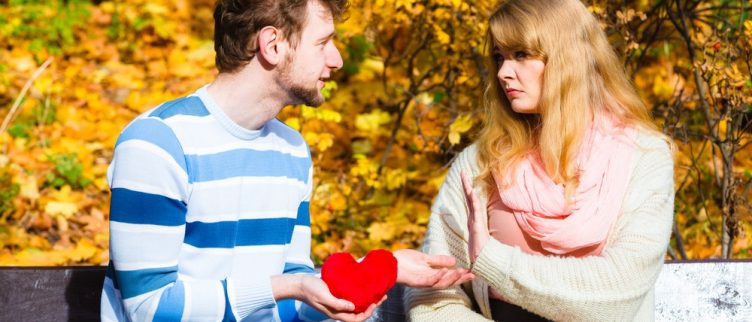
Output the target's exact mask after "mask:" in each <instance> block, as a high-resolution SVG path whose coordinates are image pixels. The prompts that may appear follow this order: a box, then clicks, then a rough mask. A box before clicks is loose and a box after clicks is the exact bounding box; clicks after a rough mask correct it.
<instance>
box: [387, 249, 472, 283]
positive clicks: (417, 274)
mask: <svg viewBox="0 0 752 322" xmlns="http://www.w3.org/2000/svg"><path fill="white" fill-rule="evenodd" d="M393 254H394V257H395V258H397V283H402V284H405V285H407V286H410V287H420V288H426V287H430V288H434V289H444V288H447V287H452V286H455V285H459V284H462V283H465V282H467V281H469V280H471V279H473V277H475V275H473V273H470V271H468V270H467V269H465V268H454V265H455V263H456V260H455V259H454V257H451V256H445V255H427V254H424V253H421V252H419V251H417V250H412V249H402V250H398V251H395V252H394V253H393Z"/></svg>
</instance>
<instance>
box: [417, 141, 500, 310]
mask: <svg viewBox="0 0 752 322" xmlns="http://www.w3.org/2000/svg"><path fill="white" fill-rule="evenodd" d="M467 154H468V151H465V152H463V153H462V154H461V155H460V156H459V157H458V160H457V161H455V162H454V163H453V164H452V167H451V168H450V170H449V173H448V174H447V176H446V178H445V179H444V184H443V185H442V186H441V189H440V190H439V194H438V196H437V197H436V200H435V201H434V204H433V206H432V207H431V217H430V219H429V223H428V230H427V232H426V237H425V240H424V243H423V252H424V253H427V254H433V255H449V256H453V257H454V258H455V259H457V263H458V266H461V267H469V266H470V265H469V257H468V253H467V241H466V240H467V239H466V236H465V235H464V234H465V233H463V232H461V231H457V230H455V229H452V228H451V226H452V225H450V223H449V222H447V219H451V218H453V217H452V216H445V214H451V213H454V214H458V213H466V212H467V210H466V209H465V208H464V195H463V194H462V192H461V190H457V189H456V185H453V184H452V182H459V180H460V179H459V178H460V171H461V169H462V168H463V167H464V163H463V162H462V160H463V159H464V158H466V155H467ZM460 206H461V208H460ZM469 284H470V283H468V284H466V285H465V286H469ZM471 298H472V296H471V295H470V294H468V293H467V292H466V291H465V288H464V286H463V287H461V286H456V287H452V288H448V289H445V290H433V289H417V288H406V290H405V294H404V300H405V310H407V313H408V316H409V319H410V320H411V321H432V322H443V321H447V322H449V321H463V322H475V321H490V320H488V319H486V318H485V317H483V316H482V315H481V314H479V313H478V312H475V311H474V310H473V309H472V306H473V304H472V303H473V302H472V299H471Z"/></svg>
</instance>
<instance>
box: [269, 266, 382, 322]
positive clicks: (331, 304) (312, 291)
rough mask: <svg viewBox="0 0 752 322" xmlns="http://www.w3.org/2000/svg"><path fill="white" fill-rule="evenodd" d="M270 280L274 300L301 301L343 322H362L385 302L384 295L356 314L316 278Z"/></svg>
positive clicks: (283, 276) (351, 307)
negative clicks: (377, 301)
mask: <svg viewBox="0 0 752 322" xmlns="http://www.w3.org/2000/svg"><path fill="white" fill-rule="evenodd" d="M271 280H272V293H273V294H274V299H275V300H281V299H290V298H292V299H296V300H299V301H303V302H305V303H307V304H308V305H310V306H311V307H313V308H314V309H316V310H318V311H319V312H321V313H323V314H326V315H327V316H328V317H330V318H332V319H335V320H340V321H345V322H361V321H364V320H365V319H367V318H369V317H370V316H371V315H372V314H373V311H374V310H376V307H378V306H379V305H381V303H383V302H384V300H386V295H384V297H383V298H382V299H381V301H379V303H375V304H371V306H369V307H368V309H367V310H365V312H361V313H357V314H356V313H354V312H353V310H355V305H354V304H352V303H351V302H350V301H347V300H343V299H338V298H336V297H334V295H332V293H331V292H329V287H328V286H326V283H324V281H322V280H321V279H320V278H318V277H316V276H311V275H303V274H300V275H275V276H272V278H271Z"/></svg>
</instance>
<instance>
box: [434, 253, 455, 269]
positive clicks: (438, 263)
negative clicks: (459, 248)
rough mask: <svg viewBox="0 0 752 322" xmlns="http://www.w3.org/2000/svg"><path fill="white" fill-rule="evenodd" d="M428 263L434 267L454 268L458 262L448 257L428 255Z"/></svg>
mask: <svg viewBox="0 0 752 322" xmlns="http://www.w3.org/2000/svg"><path fill="white" fill-rule="evenodd" d="M426 263H428V265H430V266H433V267H453V266H454V265H455V264H456V263H457V260H455V259H454V257H452V256H447V255H426Z"/></svg>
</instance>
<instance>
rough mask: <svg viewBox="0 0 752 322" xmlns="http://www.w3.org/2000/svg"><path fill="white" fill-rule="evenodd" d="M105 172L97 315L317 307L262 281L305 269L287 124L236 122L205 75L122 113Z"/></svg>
mask: <svg viewBox="0 0 752 322" xmlns="http://www.w3.org/2000/svg"><path fill="white" fill-rule="evenodd" d="M107 176H108V181H109V184H110V188H111V190H112V201H111V203H110V258H111V261H110V266H109V268H108V272H107V277H106V279H105V283H104V289H103V293H102V320H103V321H127V320H134V321H151V320H170V321H172V320H174V321H179V320H183V321H186V320H187V321H196V320H212V321H219V320H230V321H231V320H252V321H265V320H270V321H275V320H297V319H302V320H321V319H323V318H324V316H322V315H321V314H320V313H318V312H316V311H314V310H313V309H311V308H309V307H307V306H306V305H305V304H302V305H301V303H299V302H295V301H280V302H275V300H274V298H273V296H272V290H271V282H270V276H272V275H277V274H283V273H285V274H287V273H313V263H312V262H311V259H310V242H311V239H310V237H311V230H310V221H309V211H308V205H309V198H310V195H311V180H312V164H311V157H310V152H309V150H308V146H307V145H306V143H305V141H304V140H303V138H302V137H301V135H300V133H298V132H297V131H295V130H293V129H291V128H289V127H287V126H286V125H284V124H283V123H282V122H280V121H279V120H277V119H273V120H271V121H269V122H267V123H266V124H265V125H264V126H263V127H262V128H261V129H259V130H257V131H250V130H247V129H245V128H242V127H240V126H239V125H237V124H236V123H234V122H233V121H232V120H230V118H229V117H228V116H227V115H226V114H224V112H223V111H222V110H221V109H220V108H219V107H218V106H217V105H216V103H214V101H213V100H212V99H211V97H210V96H209V94H208V92H207V91H206V86H205V87H203V88H201V89H200V90H198V91H197V92H196V93H194V94H192V95H190V96H187V97H184V98H180V99H177V100H174V101H171V102H167V103H164V104H162V105H160V106H158V107H157V108H155V109H153V110H151V111H148V112H146V113H144V114H142V115H141V116H139V117H138V118H136V119H135V120H134V121H133V122H131V123H130V124H129V125H128V126H127V127H126V128H125V129H124V130H123V132H122V133H121V135H120V137H119V138H118V140H117V143H116V145H115V153H114V157H113V160H112V163H111V164H110V167H109V169H108V173H107Z"/></svg>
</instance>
